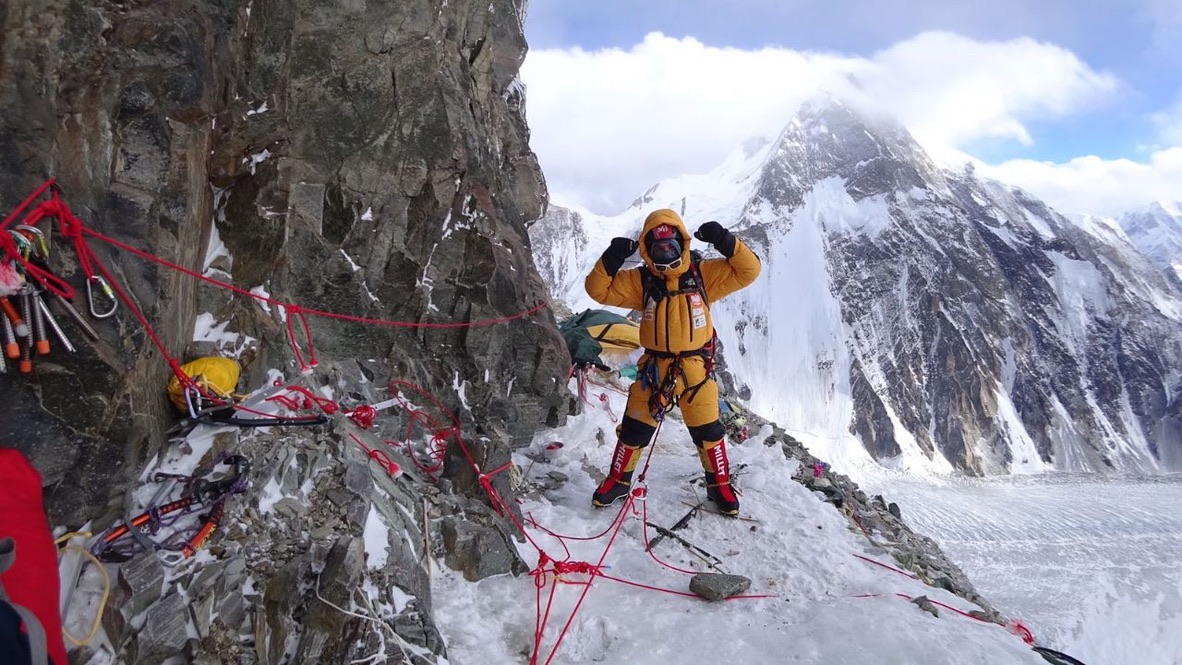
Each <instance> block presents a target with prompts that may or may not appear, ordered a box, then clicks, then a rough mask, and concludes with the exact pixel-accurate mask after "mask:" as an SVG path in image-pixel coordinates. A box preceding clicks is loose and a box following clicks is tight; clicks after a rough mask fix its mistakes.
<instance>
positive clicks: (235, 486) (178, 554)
mask: <svg viewBox="0 0 1182 665" xmlns="http://www.w3.org/2000/svg"><path fill="white" fill-rule="evenodd" d="M221 463H222V464H225V465H227V466H231V467H233V470H232V471H231V472H229V473H226V474H224V475H223V476H222V477H221V478H218V479H217V480H209V479H207V478H206V477H205V476H207V475H210V474H211V473H212V467H213V466H216V464H213V465H210V469H208V470H205V471H203V472H201V473H194V474H193V475H191V476H186V475H180V474H171V473H157V474H156V475H155V476H153V480H154V481H156V482H161V483H163V485H162V487H161V488H160V490H159V491H157V492H156V496H154V497H153V498H152V500H151V501H149V503H148V507H147V509H146V510H145V511H144V512H142V513H140V514H139V515H136V516H135V517H132V518H130V519H128V520H125V521H124V522H121V523H119V524H116V525H115V526H112V527H111V528H109V529H107V530H106V531H104V532H102V533H101V534H99V535H98V536H97V537H95V539H94V541H93V543H92V544H91V545H90V551H91V553H92V554H94V555H95V557H97V558H98V559H99V560H101V561H106V562H114V563H118V562H122V561H127V560H129V559H131V558H132V557H133V556H135V554H136V553H137V552H138V551H140V550H148V551H155V552H157V553H159V555H160V559H161V561H162V562H164V563H165V564H167V565H176V564H178V563H181V562H182V561H184V560H185V559H188V558H191V557H192V556H193V555H194V554H196V553H197V550H198V549H200V548H201V546H202V545H204V544H205V542H206V541H207V540H208V539H209V537H210V535H212V534H213V532H214V531H215V530H216V529H217V528H218V526H219V524H220V523H221V520H222V517H223V515H224V512H225V506H226V502H227V501H228V500H229V498H230V497H231V496H233V495H235V494H240V493H242V492H244V491H246V486H247V482H248V480H249V479H248V476H249V474H250V462H249V460H247V459H246V458H245V457H243V456H241V455H229V456H227V457H225V458H224V459H222V460H221ZM177 484H180V485H182V486H183V489H182V492H181V496H180V498H178V499H176V500H174V501H170V502H168V503H166V504H164V505H158V503H157V502H158V501H159V500H160V499H162V498H163V496H164V495H167V494H168V493H170V492H171V490H172V488H174V487H175V486H176V485H177ZM202 508H208V509H209V512H208V513H207V514H205V515H202V516H200V517H199V519H198V524H199V526H197V528H196V530H195V532H194V533H192V534H191V535H190V536H188V537H184V534H183V532H181V531H180V530H179V528H178V529H176V530H174V531H172V532H170V533H169V534H167V535H165V536H164V537H163V538H161V537H160V535H161V534H162V531H163V529H164V528H166V527H174V526H176V525H177V524H178V522H179V521H180V520H181V518H183V517H185V516H186V515H190V514H193V513H196V512H198V511H199V510H200V509H202ZM129 536H130V537H129ZM153 537H155V538H153Z"/></svg>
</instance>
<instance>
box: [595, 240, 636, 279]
mask: <svg viewBox="0 0 1182 665" xmlns="http://www.w3.org/2000/svg"><path fill="white" fill-rule="evenodd" d="M639 246H640V244H639V243H637V242H636V241H635V240H633V239H631V238H612V244H611V245H610V246H609V247H608V248H607V249H606V250H604V252H603V256H601V257H600V260H601V261H603V269H604V270H606V271H607V274H608V275H611V276H612V277H615V275H616V273H617V272H620V267H621V266H623V265H624V261H626V260H628V257H629V256H632V255H633V254H635V253H636V248H637V247H639Z"/></svg>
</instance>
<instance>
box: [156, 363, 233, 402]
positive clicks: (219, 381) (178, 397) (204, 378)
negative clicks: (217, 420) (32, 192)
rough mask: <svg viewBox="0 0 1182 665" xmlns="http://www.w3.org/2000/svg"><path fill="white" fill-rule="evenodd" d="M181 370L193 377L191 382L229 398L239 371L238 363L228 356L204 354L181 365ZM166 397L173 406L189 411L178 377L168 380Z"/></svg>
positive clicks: (183, 389) (212, 392) (214, 393)
mask: <svg viewBox="0 0 1182 665" xmlns="http://www.w3.org/2000/svg"><path fill="white" fill-rule="evenodd" d="M181 371H182V372H184V373H185V374H186V375H188V377H189V378H191V379H193V382H194V383H196V384H197V385H199V386H201V388H202V389H204V390H207V391H209V392H210V393H211V394H213V395H216V396H218V397H221V398H223V399H227V400H230V399H232V398H233V396H234V391H235V390H236V389H237V388H238V375H239V374H240V373H241V371H242V370H241V368H239V366H238V363H237V362H236V361H234V360H232V359H230V358H222V357H219V356H206V357H204V358H198V359H197V360H194V361H192V362H187V363H185V364H184V365H181ZM168 397H169V399H171V400H172V403H173V406H175V407H176V408H178V409H180V410H181V412H183V413H188V412H189V405H188V402H187V401H186V399H185V387H184V386H182V385H181V382H180V379H178V378H177V377H175V376H174V377H172V379H170V380H169V381H168Z"/></svg>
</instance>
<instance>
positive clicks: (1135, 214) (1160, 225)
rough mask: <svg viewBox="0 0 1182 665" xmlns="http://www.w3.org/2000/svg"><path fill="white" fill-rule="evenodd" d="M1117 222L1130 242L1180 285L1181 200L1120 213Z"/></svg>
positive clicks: (1181, 255)
mask: <svg viewBox="0 0 1182 665" xmlns="http://www.w3.org/2000/svg"><path fill="white" fill-rule="evenodd" d="M1119 221H1120V226H1121V228H1122V229H1124V232H1125V233H1127V234H1128V236H1129V238H1130V239H1131V240H1132V241H1133V244H1135V245H1136V246H1137V247H1138V248H1140V249H1141V251H1143V252H1145V254H1146V255H1148V256H1149V258H1150V259H1152V260H1153V262H1154V263H1155V264H1156V265H1157V266H1158V267H1160V268H1161V269H1162V270H1167V271H1169V272H1170V273H1171V274H1172V275H1173V276H1174V277H1175V278H1177V280H1178V283H1179V284H1182V203H1179V202H1177V201H1158V202H1156V203H1152V204H1150V205H1149V206H1146V207H1145V208H1143V209H1141V210H1134V211H1130V212H1127V213H1125V214H1123V215H1121V217H1120V220H1119Z"/></svg>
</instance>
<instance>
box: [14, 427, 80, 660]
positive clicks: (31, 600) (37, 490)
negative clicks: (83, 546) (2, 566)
mask: <svg viewBox="0 0 1182 665" xmlns="http://www.w3.org/2000/svg"><path fill="white" fill-rule="evenodd" d="M8 538H11V539H12V541H14V542H15V547H12V552H10V553H9V555H8V556H5V557H4V559H5V560H8V561H10V562H11V563H10V565H9V567H8V569H7V570H3V571H2V572H0V584H2V585H3V589H4V591H6V592H7V595H8V598H9V602H10V603H12V604H13V605H16V606H19V607H23V608H26V609H28V610H29V611H31V612H32V613H33V614H34V615H35V616H36V618H37V619H38V620H39V621H40V623H41V626H42V627H43V628H44V631H45V640H46V648H47V650H48V652H49V657H50V658H51V659H52V661H53V663H54V665H65V664H66V662H67V659H66V646H65V643H64V642H63V640H62V620H61V616H60V614H59V612H58V594H59V587H60V585H61V583H60V582H59V580H58V569H57V548H56V547H54V544H53V534H52V533H51V532H50V529H49V519H48V518H47V517H46V516H45V505H44V504H43V503H42V500H41V474H40V473H37V469H35V468H33V465H32V464H29V460H27V459H25V456H24V455H22V454H21V453H20V451H18V450H15V449H12V448H0V539H8ZM8 546H9V545H8V544H6V546H5V548H6V549H7V548H8ZM12 555H15V556H12ZM27 630H28V629H27V627H26V632H27ZM34 648H36V647H34Z"/></svg>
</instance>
